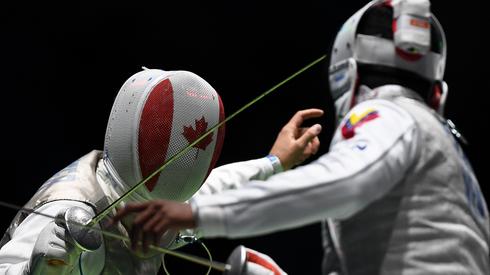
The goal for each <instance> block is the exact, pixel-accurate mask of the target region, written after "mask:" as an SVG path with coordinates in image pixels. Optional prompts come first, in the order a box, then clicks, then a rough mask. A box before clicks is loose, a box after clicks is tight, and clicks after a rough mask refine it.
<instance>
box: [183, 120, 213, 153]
mask: <svg viewBox="0 0 490 275" xmlns="http://www.w3.org/2000/svg"><path fill="white" fill-rule="evenodd" d="M195 124H196V129H195V130H194V128H193V127H192V125H190V126H184V132H183V133H182V135H183V136H184V137H185V138H186V139H187V141H188V142H189V144H190V143H192V142H194V141H195V140H196V139H198V138H199V137H200V136H202V135H203V134H204V133H206V131H207V130H208V122H207V121H206V120H205V119H204V116H203V117H202V118H201V119H200V120H197V119H196V120H195ZM212 141H213V134H212V133H211V134H209V135H207V136H206V137H205V138H204V139H203V140H201V141H199V142H198V143H196V144H195V145H194V146H192V147H196V148H198V149H201V150H203V151H205V150H206V147H208V145H209V144H210V143H211V142H212Z"/></svg>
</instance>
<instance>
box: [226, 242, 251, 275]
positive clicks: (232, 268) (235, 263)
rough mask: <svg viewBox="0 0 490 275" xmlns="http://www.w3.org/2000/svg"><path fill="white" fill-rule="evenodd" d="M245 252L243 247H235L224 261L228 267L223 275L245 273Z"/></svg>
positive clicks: (242, 274) (241, 274) (240, 274)
mask: <svg viewBox="0 0 490 275" xmlns="http://www.w3.org/2000/svg"><path fill="white" fill-rule="evenodd" d="M246 261H247V250H246V249H245V246H243V245H239V246H237V247H236V248H235V249H234V250H233V251H232V252H231V254H230V257H228V260H226V264H227V265H228V266H229V268H227V269H226V270H225V271H224V272H223V275H244V274H246V272H247V265H246Z"/></svg>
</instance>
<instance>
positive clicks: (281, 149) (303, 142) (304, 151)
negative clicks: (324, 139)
mask: <svg viewBox="0 0 490 275" xmlns="http://www.w3.org/2000/svg"><path fill="white" fill-rule="evenodd" d="M322 115H323V111H322V110H320V109H306V110H301V111H298V112H297V113H296V114H295V115H294V116H293V117H292V118H291V120H290V121H289V122H288V123H287V124H286V125H285V126H284V127H283V128H282V129H281V131H280V132H279V135H278V136H277V138H276V141H275V142H274V145H273V146H272V149H271V151H270V153H271V154H272V155H275V156H276V157H278V158H279V159H280V160H281V164H282V167H283V168H284V170H288V169H290V168H291V167H293V166H295V165H298V164H300V163H302V162H303V161H305V160H306V159H307V158H309V157H310V156H311V155H314V154H316V152H317V151H318V148H319V147H320V140H319V139H318V134H320V132H321V130H322V126H321V125H320V124H315V125H313V126H311V127H309V128H304V127H301V124H302V123H303V122H304V121H305V120H307V119H310V118H316V117H320V116H322Z"/></svg>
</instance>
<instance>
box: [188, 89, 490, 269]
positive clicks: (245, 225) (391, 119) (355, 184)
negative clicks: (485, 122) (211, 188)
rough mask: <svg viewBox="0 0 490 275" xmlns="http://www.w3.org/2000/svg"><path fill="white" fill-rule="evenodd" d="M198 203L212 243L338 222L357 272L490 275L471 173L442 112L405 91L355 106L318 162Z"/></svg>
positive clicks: (483, 212) (377, 94) (485, 224)
mask: <svg viewBox="0 0 490 275" xmlns="http://www.w3.org/2000/svg"><path fill="white" fill-rule="evenodd" d="M203 191H204V190H203ZM210 193H211V192H210ZM191 204H192V206H193V210H194V212H195V215H196V217H197V220H198V230H199V231H200V233H201V234H202V235H203V236H205V237H230V238H237V237H246V236H254V235H262V234H266V233H271V232H275V231H279V230H285V229H289V228H295V227H299V226H303V225H306V224H311V223H314V222H319V221H322V220H324V219H327V218H330V219H336V220H338V221H339V222H338V225H339V226H338V227H337V228H336V231H338V232H335V233H336V234H335V235H336V236H337V237H336V238H337V242H338V243H339V246H340V247H339V248H340V254H341V255H340V256H341V258H343V261H344V267H345V269H346V270H344V272H345V273H348V274H350V275H352V274H409V275H418V274H420V275H421V274H444V275H449V274H490V266H489V238H490V237H489V236H490V230H489V217H488V209H487V205H486V202H485V200H484V198H483V196H482V194H481V191H480V187H479V184H478V181H477V179H476V177H475V175H474V173H473V171H472V169H471V166H470V164H469V162H468V161H467V160H466V158H465V157H464V154H463V153H462V150H461V148H460V147H459V145H458V144H457V142H456V141H455V140H454V139H453V137H452V135H451V134H450V133H449V131H448V129H446V127H445V126H444V125H443V123H441V120H440V119H439V118H438V117H437V115H436V114H435V112H432V111H431V110H430V109H429V108H428V107H426V106H425V105H424V104H423V103H422V102H421V100H420V99H419V97H418V96H417V95H416V94H415V93H414V92H412V91H410V90H408V89H405V88H403V87H400V86H395V85H389V86H383V87H380V88H378V89H376V90H374V91H373V92H372V93H371V96H370V98H369V100H366V101H364V102H362V103H359V104H358V105H356V106H355V107H354V108H353V109H352V110H351V111H350V112H349V113H348V114H347V116H346V117H345V118H344V119H343V121H342V122H341V123H340V125H339V127H338V129H337V131H336V133H335V136H334V138H333V141H332V144H331V147H330V152H329V153H328V154H325V155H323V156H321V157H320V158H319V159H318V160H316V161H314V162H313V163H311V164H308V165H305V166H300V167H297V168H296V169H293V170H290V171H287V172H284V173H280V174H276V175H274V176H272V177H270V178H268V180H266V181H261V180H256V181H251V182H249V183H246V184H244V185H243V186H242V187H241V188H239V189H236V190H229V191H225V192H222V193H220V194H210V195H201V196H197V197H195V198H193V199H192V200H191Z"/></svg>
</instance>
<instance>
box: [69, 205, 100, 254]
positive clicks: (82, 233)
mask: <svg viewBox="0 0 490 275" xmlns="http://www.w3.org/2000/svg"><path fill="white" fill-rule="evenodd" d="M92 216H93V215H92V213H90V212H88V211H87V210H85V209H83V208H80V207H76V206H75V207H71V208H69V209H68V210H66V212H65V213H64V215H63V220H64V222H65V226H66V229H67V230H68V233H69V234H70V236H71V237H72V238H73V240H74V242H75V245H76V246H77V247H78V248H80V249H82V250H83V251H94V250H97V249H98V248H99V247H100V246H101V245H102V234H101V233H100V232H98V231H95V230H91V229H90V228H87V227H84V226H80V225H81V224H82V225H87V224H88V223H89V222H90V221H91V220H92ZM93 226H98V225H93Z"/></svg>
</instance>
